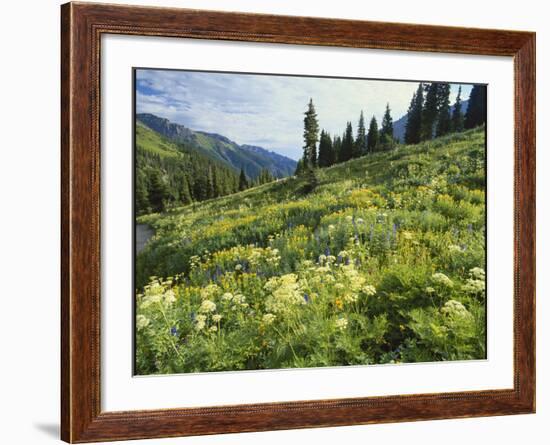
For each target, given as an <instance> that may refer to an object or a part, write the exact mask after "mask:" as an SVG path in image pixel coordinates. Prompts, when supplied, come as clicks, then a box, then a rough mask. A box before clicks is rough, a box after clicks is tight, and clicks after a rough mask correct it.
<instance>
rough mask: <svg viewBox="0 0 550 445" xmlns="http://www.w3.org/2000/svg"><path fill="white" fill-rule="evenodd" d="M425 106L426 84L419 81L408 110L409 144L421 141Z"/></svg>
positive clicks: (406, 141) (406, 136) (406, 128)
mask: <svg viewBox="0 0 550 445" xmlns="http://www.w3.org/2000/svg"><path fill="white" fill-rule="evenodd" d="M423 107H424V85H423V84H422V83H419V84H418V88H417V89H416V92H415V93H414V94H413V97H412V99H411V104H410V105H409V110H408V111H407V124H406V125H405V143H407V144H418V143H419V142H420V135H421V128H422V109H423Z"/></svg>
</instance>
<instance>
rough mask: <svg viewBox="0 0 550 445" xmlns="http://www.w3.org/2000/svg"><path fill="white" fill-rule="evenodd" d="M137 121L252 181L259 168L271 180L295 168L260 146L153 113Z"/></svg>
mask: <svg viewBox="0 0 550 445" xmlns="http://www.w3.org/2000/svg"><path fill="white" fill-rule="evenodd" d="M136 118H137V121H138V122H140V123H142V124H143V125H146V126H147V127H149V128H150V129H151V130H153V131H156V132H157V133H159V134H161V135H162V136H164V137H166V138H168V139H170V140H172V141H174V142H176V143H179V144H184V145H185V146H186V147H187V148H189V149H193V150H196V151H197V152H199V153H200V154H202V155H205V156H208V157H209V158H211V159H214V160H216V161H220V162H223V163H225V164H227V165H228V166H230V167H231V168H233V169H234V170H236V171H238V170H240V169H241V167H242V168H244V170H245V173H246V174H247V176H249V177H251V178H256V177H257V176H258V175H259V173H260V171H261V170H262V169H268V170H269V171H270V172H271V173H272V174H273V175H274V176H275V177H278V178H282V177H285V176H290V175H292V174H293V173H294V170H295V169H296V161H294V160H293V159H290V158H287V157H285V156H282V155H279V154H277V153H274V152H271V151H268V150H266V149H264V148H262V147H256V146H251V145H239V144H237V143H236V142H234V141H232V140H230V139H228V138H227V137H225V136H222V135H220V134H216V133H207V132H204V131H195V130H191V129H190V128H187V127H185V126H183V125H180V124H175V123H173V122H170V121H169V120H168V119H164V118H161V117H158V116H155V115H154V114H149V113H142V114H138V115H137V116H136Z"/></svg>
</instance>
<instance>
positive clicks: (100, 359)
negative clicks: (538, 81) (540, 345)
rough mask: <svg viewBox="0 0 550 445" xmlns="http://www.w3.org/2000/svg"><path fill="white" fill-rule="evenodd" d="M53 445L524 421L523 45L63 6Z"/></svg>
mask: <svg viewBox="0 0 550 445" xmlns="http://www.w3.org/2000/svg"><path fill="white" fill-rule="evenodd" d="M61 17H62V29H61V31H62V47H61V60H62V91H61V101H62V119H61V121H62V129H61V130H62V131H61V144H62V178H61V183H62V245H61V251H62V277H61V280H62V296H61V297H62V298H61V313H62V342H61V346H62V348H61V349H62V351H61V352H62V375H61V391H62V393H61V399H62V413H61V417H62V418H61V425H62V427H61V435H62V439H63V440H65V441H67V442H71V443H76V442H94V441H105V440H124V439H139V438H153V437H175V436H185V435H201V434H215V433H228V432H244V431H263V430H277V429H288V428H307V427H320V426H338V425H353V424H367V423H379V422H400V421H412V420H425V419H426V420H427V419H441V418H455V417H474V416H491V415H507V414H522V413H533V412H534V411H535V247H534V246H535V230H534V225H535V34H534V33H530V32H518V31H502V30H488V29H467V28H451V27H438V26H426V25H409V24H395V23H393V24H390V23H380V22H363V21H350V20H335V19H321V18H307V17H287V16H270V15H256V14H241V13H226V12H223V13H222V12H214V11H198V10H186V9H172V8H147V7H134V6H117V5H105V4H102V5H99V4H90V3H86V4H80V3H67V4H65V5H63V6H62V9H61Z"/></svg>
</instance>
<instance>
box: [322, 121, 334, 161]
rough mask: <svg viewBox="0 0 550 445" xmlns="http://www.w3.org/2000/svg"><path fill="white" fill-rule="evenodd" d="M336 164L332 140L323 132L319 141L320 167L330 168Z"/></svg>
mask: <svg viewBox="0 0 550 445" xmlns="http://www.w3.org/2000/svg"><path fill="white" fill-rule="evenodd" d="M333 163H334V154H333V150H332V139H331V137H330V135H329V134H328V133H327V132H326V131H325V130H323V131H321V137H320V139H319V167H328V166H330V165H332V164H333Z"/></svg>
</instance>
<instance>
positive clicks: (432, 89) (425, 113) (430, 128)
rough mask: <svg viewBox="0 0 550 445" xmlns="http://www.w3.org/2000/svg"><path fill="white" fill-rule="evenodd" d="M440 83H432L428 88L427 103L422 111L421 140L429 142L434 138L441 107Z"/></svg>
mask: <svg viewBox="0 0 550 445" xmlns="http://www.w3.org/2000/svg"><path fill="white" fill-rule="evenodd" d="M439 85H440V84H439V83H437V82H432V83H431V84H429V85H428V86H427V87H426V101H425V102H424V108H423V110H422V124H421V130H420V138H421V140H423V141H427V140H430V139H432V138H433V134H434V125H435V122H436V120H437V111H438V108H439V107H438V105H439Z"/></svg>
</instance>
